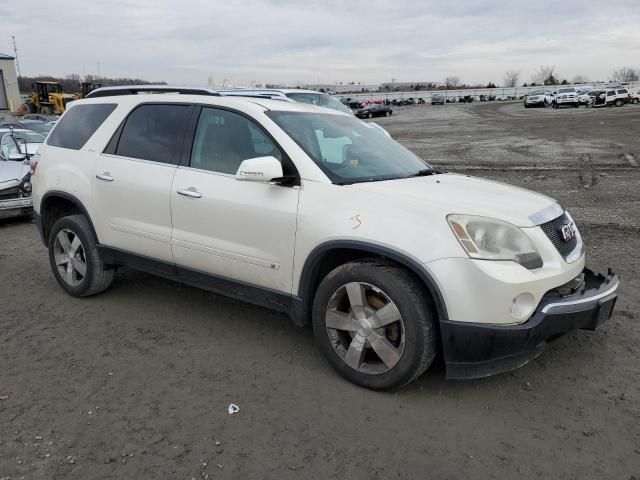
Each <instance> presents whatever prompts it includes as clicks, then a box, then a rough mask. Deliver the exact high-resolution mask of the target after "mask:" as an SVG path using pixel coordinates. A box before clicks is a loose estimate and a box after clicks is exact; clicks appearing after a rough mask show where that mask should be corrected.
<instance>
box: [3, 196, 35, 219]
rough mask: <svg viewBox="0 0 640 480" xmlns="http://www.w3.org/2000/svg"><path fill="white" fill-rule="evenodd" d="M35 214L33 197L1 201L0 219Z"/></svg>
mask: <svg viewBox="0 0 640 480" xmlns="http://www.w3.org/2000/svg"><path fill="white" fill-rule="evenodd" d="M32 212H33V200H32V199H31V197H24V198H16V199H11V200H2V201H0V219H1V218H11V217H20V216H23V215H30V214H31V213H32Z"/></svg>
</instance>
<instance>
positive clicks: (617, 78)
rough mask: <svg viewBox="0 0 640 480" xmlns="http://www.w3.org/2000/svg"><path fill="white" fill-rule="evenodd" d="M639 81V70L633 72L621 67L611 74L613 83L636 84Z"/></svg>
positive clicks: (631, 69) (628, 68) (630, 69)
mask: <svg viewBox="0 0 640 480" xmlns="http://www.w3.org/2000/svg"><path fill="white" fill-rule="evenodd" d="M639 79H640V70H634V69H633V68H631V67H622V68H621V69H620V70H614V71H613V73H612V74H611V80H613V81H614V82H637V81H638V80H639Z"/></svg>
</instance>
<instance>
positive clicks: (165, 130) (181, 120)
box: [116, 104, 191, 163]
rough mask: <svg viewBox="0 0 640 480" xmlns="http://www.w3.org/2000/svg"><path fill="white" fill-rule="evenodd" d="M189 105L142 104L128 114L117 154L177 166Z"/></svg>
mask: <svg viewBox="0 0 640 480" xmlns="http://www.w3.org/2000/svg"><path fill="white" fill-rule="evenodd" d="M190 109H191V106H190V105H156V104H147V105H140V106H139V107H137V108H136V109H135V110H134V111H133V112H131V113H130V114H129V116H128V117H127V120H126V122H125V124H124V127H123V129H122V134H121V135H120V140H119V141H118V146H117V148H116V155H121V156H123V157H130V158H139V159H141V160H151V161H154V162H160V163H177V159H178V156H179V149H180V147H181V146H182V140H183V137H184V132H185V129H186V128H187V121H188V116H189V111H190Z"/></svg>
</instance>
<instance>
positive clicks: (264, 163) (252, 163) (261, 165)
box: [236, 156, 283, 182]
mask: <svg viewBox="0 0 640 480" xmlns="http://www.w3.org/2000/svg"><path fill="white" fill-rule="evenodd" d="M282 176H283V173H282V164H281V163H280V161H279V160H278V159H277V158H276V157H271V156H269V157H258V158H250V159H249V160H244V161H243V162H242V163H241V164H240V167H239V168H238V173H236V180H244V181H249V182H271V181H273V180H274V179H276V178H282Z"/></svg>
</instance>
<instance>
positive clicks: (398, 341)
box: [325, 282, 405, 375]
mask: <svg viewBox="0 0 640 480" xmlns="http://www.w3.org/2000/svg"><path fill="white" fill-rule="evenodd" d="M325 324H326V329H327V334H328V336H329V340H330V342H331V345H332V346H333V349H334V351H335V352H336V354H337V355H338V356H339V357H340V358H341V359H342V361H344V362H345V363H346V364H347V365H349V366H350V367H351V368H353V369H354V370H357V371H358V372H360V373H365V374H369V375H379V374H382V373H385V372H388V371H389V370H391V369H392V368H393V367H395V366H396V365H397V363H398V362H399V361H400V359H401V357H402V354H403V352H404V346H405V327H404V321H403V319H402V315H401V314H400V311H399V310H398V307H397V306H396V304H395V303H394V302H393V300H391V298H390V297H389V296H388V295H387V294H386V293H385V292H383V291H382V290H381V289H379V288H378V287H376V286H374V285H370V284H368V283H361V282H351V283H348V284H346V285H343V286H341V287H340V288H338V289H337V290H336V291H335V292H334V293H333V295H331V298H330V299H329V303H328V305H327V309H326V313H325Z"/></svg>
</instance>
